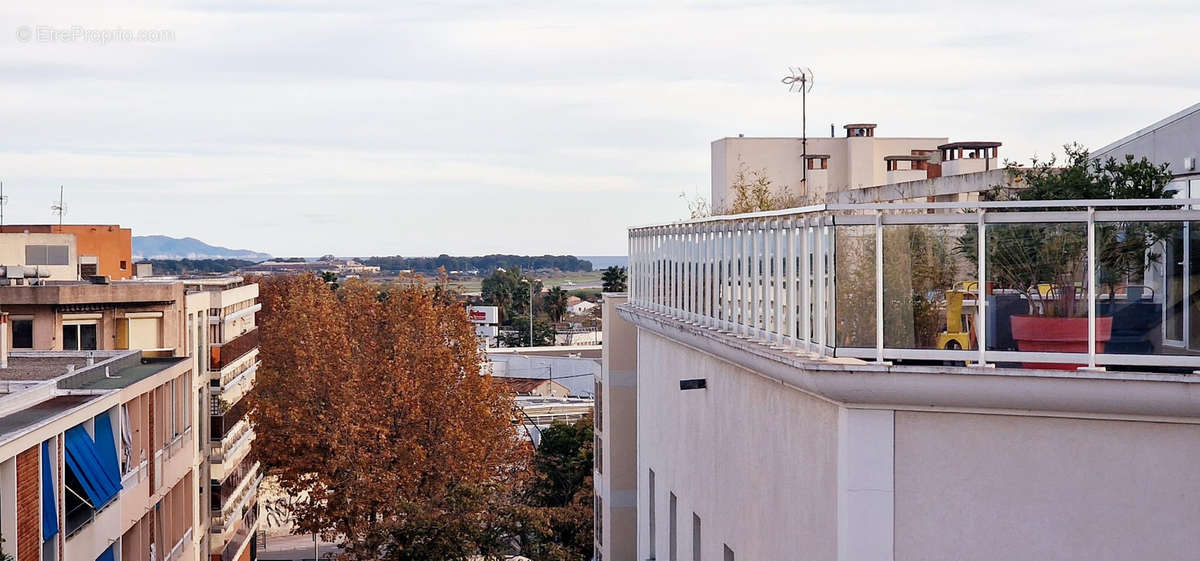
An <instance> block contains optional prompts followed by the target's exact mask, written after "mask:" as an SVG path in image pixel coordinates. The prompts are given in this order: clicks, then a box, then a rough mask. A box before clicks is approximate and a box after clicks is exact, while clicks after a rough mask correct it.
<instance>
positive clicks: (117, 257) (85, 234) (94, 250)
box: [0, 224, 133, 280]
mask: <svg viewBox="0 0 1200 561" xmlns="http://www.w3.org/2000/svg"><path fill="white" fill-rule="evenodd" d="M25 231H28V232H30V233H47V234H75V247H76V250H77V251H78V252H79V255H81V256H82V255H91V256H95V257H98V258H99V261H100V264H99V266H98V267H97V273H98V274H101V275H108V276H110V277H112V279H113V280H122V279H128V278H130V277H132V276H133V230H131V229H129V228H122V227H120V226H118V225H116V224H63V225H62V226H59V225H58V224H10V225H4V226H2V227H0V232H25ZM122 264H124V265H125V267H124V268H122V267H121V265H122Z"/></svg>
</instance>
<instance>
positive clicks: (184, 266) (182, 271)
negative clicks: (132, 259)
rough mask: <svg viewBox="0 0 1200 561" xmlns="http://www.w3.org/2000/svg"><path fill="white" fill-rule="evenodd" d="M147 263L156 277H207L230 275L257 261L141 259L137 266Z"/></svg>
mask: <svg viewBox="0 0 1200 561" xmlns="http://www.w3.org/2000/svg"><path fill="white" fill-rule="evenodd" d="M142 263H149V264H150V265H151V268H152V269H153V271H154V274H156V275H207V274H214V273H218V274H219V273H232V272H234V271H236V270H238V269H241V268H242V267H249V266H250V265H253V264H255V263H257V261H248V260H245V259H142V260H140V261H138V262H137V264H139V265H140V264H142Z"/></svg>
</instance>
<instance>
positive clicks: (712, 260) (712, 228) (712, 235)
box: [704, 224, 719, 328]
mask: <svg viewBox="0 0 1200 561" xmlns="http://www.w3.org/2000/svg"><path fill="white" fill-rule="evenodd" d="M718 225H719V224H710V225H709V227H708V242H707V243H706V245H704V247H707V248H708V264H707V266H706V269H707V272H706V278H707V279H708V283H707V290H704V300H706V301H707V303H706V304H704V308H706V309H707V310H708V321H704V326H707V327H713V328H715V327H716V308H715V304H716V298H715V297H713V295H714V292H716V236H718V231H716V227H718Z"/></svg>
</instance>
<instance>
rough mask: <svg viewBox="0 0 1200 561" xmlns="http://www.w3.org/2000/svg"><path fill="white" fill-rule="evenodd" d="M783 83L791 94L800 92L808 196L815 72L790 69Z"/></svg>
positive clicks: (808, 69)
mask: <svg viewBox="0 0 1200 561" xmlns="http://www.w3.org/2000/svg"><path fill="white" fill-rule="evenodd" d="M780 81H781V82H783V83H784V85H786V86H787V87H788V91H789V92H800V138H801V140H800V144H801V150H803V153H804V165H803V166H801V168H800V170H801V173H802V174H803V175H802V178H801V180H800V182H801V183H803V184H804V194H805V195H807V194H808V92H811V91H812V89H813V71H812V69H811V68H809V67H807V66H804V67H795V68H793V67H791V66H789V67H788V75H787V76H784V77H783V79H782V80H780Z"/></svg>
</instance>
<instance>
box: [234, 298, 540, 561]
mask: <svg viewBox="0 0 1200 561" xmlns="http://www.w3.org/2000/svg"><path fill="white" fill-rule="evenodd" d="M260 301H261V303H262V306H263V308H262V312H261V313H260V314H259V316H258V318H259V322H260V328H261V329H262V333H263V338H262V343H261V345H260V348H259V354H260V357H261V359H262V365H261V367H260V368H259V370H258V381H257V384H256V387H255V389H254V391H253V392H252V393H251V395H250V397H249V399H250V405H251V407H252V408H253V410H252V413H251V419H252V421H253V422H254V426H255V430H256V431H257V433H258V437H257V440H256V441H255V453H256V454H258V457H259V459H260V460H261V461H262V462H263V465H264V467H265V468H266V469H268V470H269V471H270V473H272V474H274V475H275V476H277V477H278V479H279V484H280V487H281V489H282V490H283V491H284V492H285V493H288V494H289V495H291V496H292V497H293V498H294V499H295V500H294V501H292V506H291V507H290V508H291V511H292V512H291V514H292V517H293V520H294V521H295V523H296V531H297V532H304V533H309V532H320V533H322V534H323V535H324V536H326V537H327V538H330V539H336V540H338V541H339V543H341V544H342V546H343V547H344V549H345V551H346V553H347V554H348V556H349V557H350V558H352V559H364V560H365V559H379V560H395V561H401V560H417V559H467V558H469V557H472V556H476V555H478V556H482V557H484V558H489V559H491V558H501V557H502V556H503V555H504V554H506V553H511V552H513V548H514V546H515V544H519V543H520V542H521V541H522V540H521V538H520V536H523V535H528V534H529V533H530V532H535V531H537V528H533V529H531V528H530V525H535V526H536V525H537V524H536V523H535V522H532V521H531V520H533V519H534V518H536V516H534V515H531V509H528V508H526V507H524V506H522V505H521V504H520V501H519V500H518V499H517V498H516V497H518V496H520V495H521V494H523V493H525V492H526V491H525V490H523V486H524V485H525V482H526V481H528V473H529V449H528V445H527V444H526V443H525V442H524V441H522V440H520V439H519V437H518V434H517V432H516V429H515V428H514V426H513V424H512V413H513V401H512V397H511V396H510V395H508V394H506V393H505V391H504V389H503V388H502V387H500V385H499V384H493V383H492V380H491V378H490V377H489V376H481V375H480V364H481V358H482V357H481V356H480V351H479V349H478V346H477V344H478V343H477V338H476V336H475V333H474V331H473V328H472V326H471V324H470V323H469V322H468V321H467V318H466V314H465V311H464V309H463V307H462V306H461V305H459V304H458V303H456V302H453V301H452V300H451V299H450V298H447V297H445V296H444V293H443V292H442V291H441V290H440V288H439V287H437V286H430V285H428V284H425V283H423V282H421V281H418V280H411V281H406V282H401V283H398V284H396V285H393V286H392V287H390V290H389V291H388V292H386V293H380V292H379V291H378V290H377V289H375V288H372V287H370V286H369V285H367V284H366V283H363V282H360V281H356V280H350V281H348V282H346V284H345V285H344V286H342V287H341V288H340V289H339V290H338V291H336V292H335V291H333V290H330V288H329V287H328V286H327V285H326V284H325V283H324V282H322V281H321V279H320V278H319V277H315V276H312V275H305V276H280V277H269V278H264V279H261V280H260ZM531 516H532V518H531ZM518 547H519V546H518Z"/></svg>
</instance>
